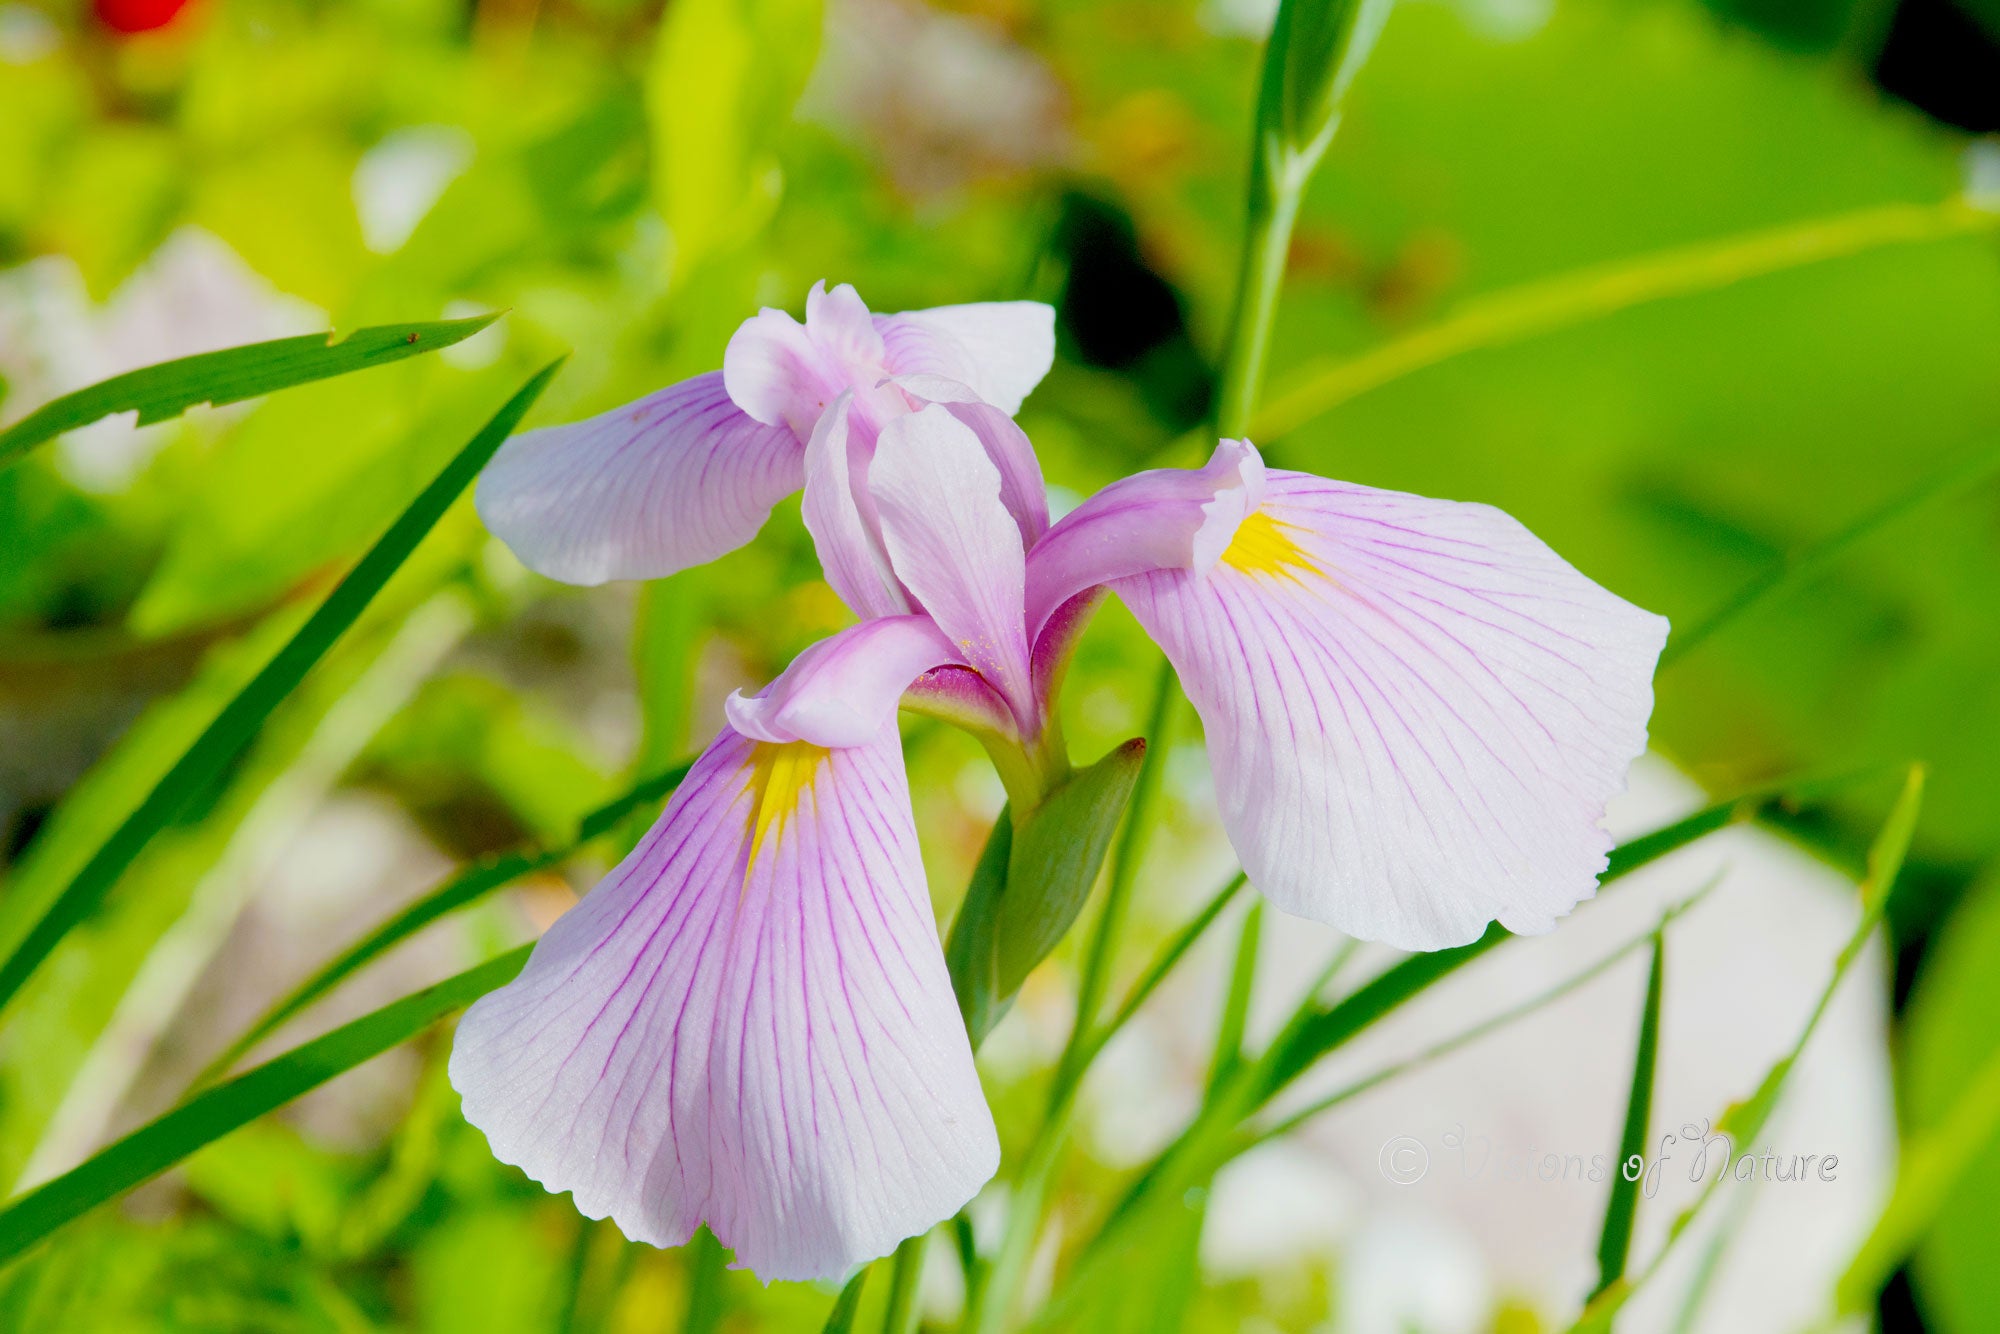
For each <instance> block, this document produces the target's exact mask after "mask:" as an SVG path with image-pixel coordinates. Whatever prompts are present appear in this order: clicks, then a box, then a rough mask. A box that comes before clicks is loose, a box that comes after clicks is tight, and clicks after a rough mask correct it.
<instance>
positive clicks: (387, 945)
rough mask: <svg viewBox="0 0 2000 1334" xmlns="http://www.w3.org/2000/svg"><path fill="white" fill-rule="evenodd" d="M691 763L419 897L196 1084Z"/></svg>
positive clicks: (309, 982)
mask: <svg viewBox="0 0 2000 1334" xmlns="http://www.w3.org/2000/svg"><path fill="white" fill-rule="evenodd" d="M690 767H692V766H691V764H689V763H683V764H677V765H675V766H674V767H673V768H671V769H669V770H667V771H666V772H665V773H663V774H657V775H655V776H654V777H652V778H649V779H647V780H646V781H645V782H643V783H640V784H638V785H637V786H636V787H634V788H632V790H631V791H629V792H626V793H624V794H623V795H621V796H619V797H616V798H614V799H613V800H611V801H608V802H606V803H605V804H604V805H602V806H599V807H598V808H597V809H596V810H594V811H591V812H590V813H589V814H588V815H585V816H584V817H583V820H582V822H581V824H580V825H579V827H578V831H577V836H576V838H575V839H574V840H573V841H571V842H569V843H566V844H564V845H562V846H561V847H555V848H547V849H543V850H540V851H523V852H509V853H504V854H502V855H500V856H497V857H489V858H487V859H486V860H484V861H482V862H480V863H479V864H477V865H475V866H470V867H467V868H466V869H465V870H463V871H461V872H459V873H458V874H457V875H455V876H453V877H451V878H450V879H449V880H447V881H445V882H444V883H443V884H441V885H439V886H438V887H437V888H436V889H434V890H432V891H431V892H430V893H428V894H426V895H424V896H423V897H422V898H419V899H417V900H416V901H414V902H413V903H411V904H409V905H408V906H407V907H405V908H404V909H403V910H402V911H401V912H399V913H397V914H396V915H395V916H393V917H391V918H390V919H389V920H388V921H386V922H384V923H382V925H380V926H378V927H376V928H375V929H374V930H373V931H371V932H369V933H368V934H367V935H365V936H363V937H362V938H361V939H360V940H358V941H356V942H355V943H354V944H353V945H350V946H349V947H348V948H347V949H345V950H343V951H342V952H341V953H340V954H338V955H336V956H335V957H334V958H333V959H332V960H331V961H329V962H328V963H327V964H326V965H325V966H324V967H322V968H321V969H320V970H319V971H318V972H316V973H314V974H313V975H312V976H311V977H309V978H307V979H306V980H305V981H304V982H301V983H300V984H299V985H298V986H297V987H295V988H294V989H293V990H292V991H291V992H289V993H288V994H286V995H285V996H284V997H283V998H282V999H280V1000H279V1001H278V1002H277V1003H276V1004H275V1005H273V1006H272V1007H271V1008H270V1009H269V1010H267V1011H265V1012H264V1014H263V1016H262V1017H261V1018H259V1019H258V1020H257V1022H256V1023H254V1024H252V1025H251V1026H250V1027H249V1028H247V1029H245V1030H244V1032H243V1034H242V1036H240V1037H238V1038H237V1039H236V1041H234V1042H232V1043H230V1044H229V1047H228V1049H227V1050H225V1051H224V1052H223V1053H222V1054H221V1055H220V1056H217V1057H216V1058H215V1060H214V1061H213V1062H211V1063H210V1065H209V1067H208V1068H207V1070H205V1071H203V1073H202V1075H201V1077H200V1078H199V1079H197V1080H196V1081H195V1086H196V1087H197V1088H199V1087H201V1086H203V1085H205V1084H208V1083H210V1082H211V1081H213V1080H214V1079H216V1078H218V1077H220V1076H221V1075H222V1074H223V1073H225V1072H226V1071H227V1070H228V1069H229V1067H230V1066H232V1065H234V1064H236V1062H237V1061H239V1060H241V1059H242V1058H243V1055H244V1053H246V1052H248V1051H249V1050H250V1049H251V1048H252V1047H254V1046H256V1045H257V1044H258V1043H259V1042H262V1041H263V1040H264V1039H265V1038H267V1037H269V1036H270V1035H271V1034H272V1033H274V1032H276V1031H277V1030H278V1028H279V1026H280V1025H282V1024H284V1023H285V1022H286V1021H288V1020H290V1019H291V1018H292V1017H293V1016H294V1015H296V1014H298V1013H299V1012H301V1011H302V1010H304V1009H305V1008H306V1007H307V1006H309V1005H311V1004H312V1003H313V1002H314V1001H316V1000H318V999H319V998H320V997H322V996H324V995H326V994H327V993H328V992H329V991H332V990H333V989H334V988H335V987H337V986H339V985H340V984H341V983H342V982H344V981H346V980H347V978H349V977H351V976H352V975H353V974H354V973H355V972H357V971H359V970H360V969H361V968H363V967H365V966H367V965H368V964H369V963H372V962H373V961H374V960H375V959H377V958H379V957H381V956H382V955H383V954H385V953H386V952H388V951H389V950H391V949H393V948H394V947H395V946H397V945H399V944H401V943H402V942H403V941H405V940H407V939H408V938H409V937H411V936H413V935H415V934H416V933H417V932H418V931H421V930H422V929H423V928H424V927H426V926H429V925H430V924H431V923H432V922H435V921H437V920H438V919H439V918H440V917H444V916H446V915H447V914H449V913H454V912H457V911H458V910H459V909H460V908H464V907H467V906H468V905H470V904H473V903H477V902H478V901H479V900H480V899H482V898H485V897H486V896H487V895H488V894H490V893H492V892H493V891H494V890H496V889H500V888H503V887H504V886H507V885H510V884H512V883H514V882H515V881H516V880H519V879H520V878H521V877H522V876H524V875H530V874H533V873H534V872H536V871H539V870H542V869H543V868H545V867H549V866H554V865H556V864H558V863H560V862H563V861H567V860H568V859H569V858H570V857H573V856H575V855H576V853H577V852H578V851H579V850H580V849H581V848H582V847H583V846H584V845H585V844H587V843H589V842H591V841H592V840H593V839H596V838H598V837H599V836H601V835H603V834H605V833H607V832H609V831H610V830H611V829H613V828H615V827H616V826H617V825H618V824H619V822H620V821H622V820H623V819H624V818H625V817H626V816H627V815H628V814H630V813H631V812H632V811H633V810H634V809H636V808H638V807H640V806H643V805H645V804H646V803H648V802H652V801H658V800H659V799H660V798H662V797H664V796H666V795H667V794H668V793H670V792H672V791H673V789H674V788H676V787H678V786H679V785H680V781H681V780H682V779H683V778H685V777H686V776H687V771H688V769H689V768H690Z"/></svg>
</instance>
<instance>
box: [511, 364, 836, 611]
mask: <svg viewBox="0 0 2000 1334" xmlns="http://www.w3.org/2000/svg"><path fill="white" fill-rule="evenodd" d="M803 455H804V451H803V450H802V449H801V448H800V446H799V441H798V439H797V438H795V437H794V436H793V435H792V433H791V432H790V431H789V430H787V429H785V428H784V427H782V426H778V427H771V426H765V425H762V424H761V423H759V422H756V421H753V420H752V419H751V418H750V417H749V416H747V415H746V414H745V413H744V412H743V411H742V410H741V409H739V408H738V407H737V406H736V404H735V403H733V402H732V401H731V400H730V397H729V394H728V393H727V392H726V391H725V389H724V388H723V382H722V375H721V373H720V372H711V373H709V374H707V375H697V376H695V377H694V378H693V379H692V380H683V381H681V382H680V383H679V384H676V385H670V386H668V387H667V388H665V389H662V390H660V391H659V392H658V393H654V394H649V395H648V396H646V397H645V398H642V399H640V400H638V401H637V402H636V403H628V404H626V405H625V406H624V407H622V408H614V409H613V410H612V411H610V412H607V413H604V414H602V415H601V416H597V417H592V418H590V419H589V420H587V421H580V422H575V423H573V424H571V425H568V426H551V427H544V428H542V429H541V430H536V431H527V432H524V433H522V434H520V435H517V436H515V437H513V438H512V439H511V440H509V441H507V443H506V444H504V445H502V446H501V447H500V451H499V453H497V454H495V455H494V456H493V461H492V462H491V463H489V464H487V465H486V471H485V472H484V473H482V474H481V475H480V478H479V487H478V490H477V493H476V498H475V503H476V504H477V506H478V509H479V517H480V518H481V519H483V520H484V521H485V523H486V526H487V528H488V529H490V530H491V531H492V532H493V534H494V535H495V536H496V537H498V538H499V539H500V540H501V541H503V542H505V543H506V544H507V546H508V547H509V549H511V550H512V551H513V553H514V554H515V555H516V556H518V557H520V559H521V563H522V564H523V565H526V566H527V567H528V568H529V569H531V570H535V571H537V572H538V573H541V574H545V575H547V576H549V577H550V578H551V579H560V580H562V581H563V582H565V583H571V584H601V583H603V582H605V581H606V580H608V579H657V578H660V577H662V576H664V575H669V574H672V573H674V572H675V571H676V570H684V569H687V568H689V567H690V566H694V565H700V564H702V563H704V562H706V561H711V560H714V559H715V558H716V557H717V556H721V555H724V554H726V553H727V552H730V551H734V550H735V549H736V548H737V547H740V546H742V545H743V544H744V543H745V542H748V541H749V540H750V539H751V538H753V537H755V536H756V535H757V530H758V529H759V528H761V527H763V526H764V521H765V520H766V519H768V518H769V517H770V515H771V507H772V506H773V505H775V504H776V503H777V502H778V501H780V500H782V499H783V498H784V497H786V496H788V495H790V494H791V493H792V492H794V491H796V490H798V489H799V486H800V483H801V482H802V481H803V480H804V464H803Z"/></svg>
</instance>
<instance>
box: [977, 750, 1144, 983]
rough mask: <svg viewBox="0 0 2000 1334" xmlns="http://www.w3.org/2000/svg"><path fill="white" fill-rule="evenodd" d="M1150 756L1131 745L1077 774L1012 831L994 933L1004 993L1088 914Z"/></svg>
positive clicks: (1020, 980)
mask: <svg viewBox="0 0 2000 1334" xmlns="http://www.w3.org/2000/svg"><path fill="white" fill-rule="evenodd" d="M1145 754H1146V743H1145V742H1144V741H1142V740H1138V739H1136V738H1135V739H1133V740H1131V741H1127V742H1126V743H1125V744H1124V745H1122V746H1120V747H1118V748H1117V749H1116V750H1114V751H1112V752H1111V753H1110V754H1109V755H1106V756H1105V757H1104V758H1103V759H1101V760H1099V761H1098V762H1097V763H1096V764H1093V765H1091V766H1090V767H1089V768H1088V769H1083V770H1079V771H1078V772H1077V773H1075V774H1072V775H1071V776H1070V778H1069V779H1068V781H1066V782H1065V783H1064V784H1063V785H1062V786H1061V787H1059V788H1057V789H1056V790H1055V791H1054V792H1052V793H1050V794H1049V796H1048V797H1047V798H1045V799H1044V800H1043V802H1042V804H1041V805H1039V806H1037V807H1036V808H1035V810H1034V813H1033V814H1032V815H1030V816H1029V817H1028V818H1027V819H1026V820H1025V821H1022V822H1021V823H1020V826H1019V827H1018V828H1017V829H1016V830H1015V831H1014V836H1013V841H1012V845H1011V846H1010V847H1009V848H1008V852H1007V892H1006V893H1005V894H1004V895H1003V896H1001V899H1000V904H999V909H998V913H997V916H996V919H995V922H994V928H993V929H994V933H995V939H994V947H995V949H996V951H997V962H998V966H999V982H1000V993H1001V995H1003V996H1012V995H1013V994H1014V993H1015V992H1016V991H1018V990H1020V988H1021V983H1023V982H1025V981H1026V980H1027V977H1028V974H1029V973H1031V972H1033V971H1034V969H1035V965H1037V964H1039V963H1040V962H1041V961H1042V960H1043V959H1045V958H1047V957H1048V953H1049V951H1050V950H1052V949H1054V948H1055V947H1056V945H1057V944H1058V943H1059V942H1060V941H1061V940H1062V938H1063V936H1065V935H1066V934H1068V932H1069V928H1070V925H1071V924H1072V923H1073V922H1075V921H1076V915H1077V914H1078V913H1079V912H1081V911H1082V910H1083V904H1084V900H1085V899H1087V898H1088V897H1089V896H1090V887H1091V886H1092V885H1093V884H1095V883H1096V881H1097V872H1098V868H1099V867H1101V866H1103V864H1104V854H1105V852H1106V851H1107V850H1109V848H1110V847H1111V836H1112V834H1113V833H1115V832H1116V831H1117V829H1118V820H1119V817H1120V816H1122V815H1123V814H1124V813H1125V804H1126V802H1127V800H1128V799H1129V798H1130V797H1131V795H1132V785H1133V784H1134V783H1135V782H1136V781H1137V780H1138V777H1139V766H1140V763H1141V762H1142V761H1143V760H1144V758H1145Z"/></svg>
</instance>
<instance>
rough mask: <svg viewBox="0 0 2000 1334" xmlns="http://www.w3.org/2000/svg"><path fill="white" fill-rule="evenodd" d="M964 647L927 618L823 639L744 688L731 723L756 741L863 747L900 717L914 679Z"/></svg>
mask: <svg viewBox="0 0 2000 1334" xmlns="http://www.w3.org/2000/svg"><path fill="white" fill-rule="evenodd" d="M958 660H959V658H958V652H957V650H956V649H954V648H953V647H952V643H951V641H950V640H949V639H946V638H945V637H944V634H943V632H941V631H940V630H939V629H938V628H937V626H936V625H935V624H933V623H932V621H931V619H930V617H928V616H885V617H882V618H880V619H878V620H872V621H863V622H862V623H861V624H859V625H856V626H850V627H849V628H847V629H845V630H842V631H841V632H840V633H839V634H837V635H833V636H832V637H830V638H827V639H822V640H820V641H819V642H818V643H817V644H814V645H813V646H812V647H811V648H808V649H807V650H806V651H805V652H803V653H801V654H799V656H798V657H796V658H794V659H793V660H792V665H791V666H789V667H787V668H786V669H785V671H784V674H783V675H781V676H779V677H778V679H777V680H775V681H773V682H772V683H771V684H770V685H769V686H767V687H765V689H764V691H763V692H762V693H761V694H759V695H756V696H749V695H745V694H743V692H742V691H737V692H736V693H735V694H733V695H731V696H730V697H729V701H728V703H727V705H726V706H725V709H726V711H727V713H728V716H729V725H730V726H731V727H733V728H735V729H736V730H737V731H739V732H741V733H742V734H743V735H744V736H747V737H750V738H752V739H754V740H757V741H772V742H787V741H809V742H811V743H812V744H814V745H816V746H858V745H862V744H863V743H865V742H867V741H868V740H869V739H870V738H872V737H875V736H877V735H879V734H880V733H881V731H882V729H883V728H884V727H885V726H887V725H889V724H890V723H892V722H893V721H894V720H895V717H896V706H897V704H898V703H899V702H900V701H901V700H902V697H903V692H904V691H905V690H907V689H909V686H910V683H911V682H912V681H914V680H916V679H917V678H918V677H919V676H921V675H923V674H924V673H925V672H927V671H929V670H930V669H931V668H933V667H938V666H943V665H945V664H948V663H956V662H958Z"/></svg>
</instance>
